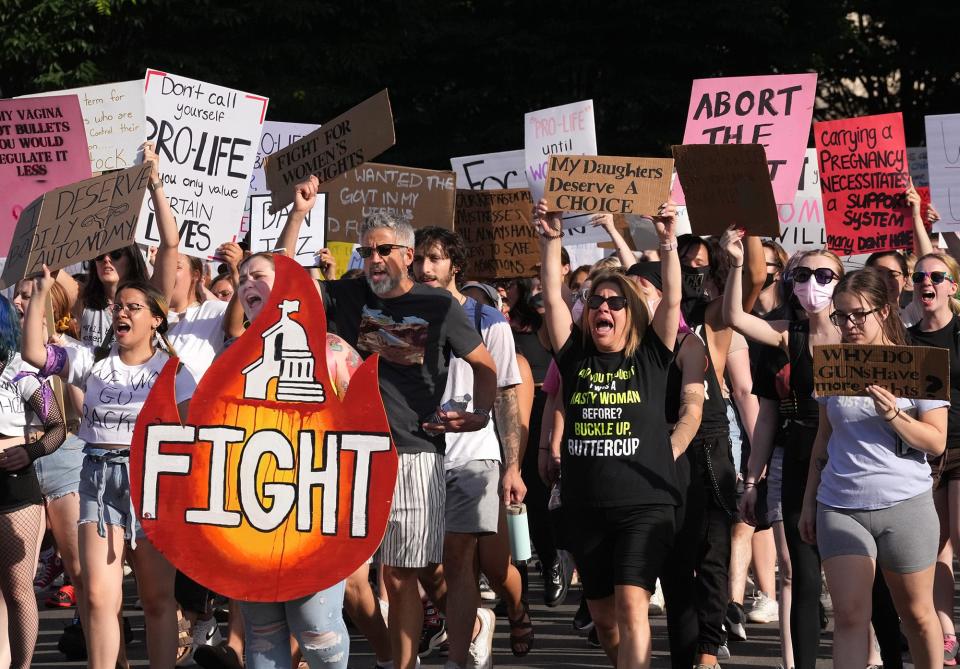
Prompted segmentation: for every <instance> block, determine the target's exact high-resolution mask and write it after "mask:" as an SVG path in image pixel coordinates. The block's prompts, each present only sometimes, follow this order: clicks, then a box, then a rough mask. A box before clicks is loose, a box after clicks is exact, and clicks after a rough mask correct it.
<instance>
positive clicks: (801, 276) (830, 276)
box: [791, 267, 840, 286]
mask: <svg viewBox="0 0 960 669" xmlns="http://www.w3.org/2000/svg"><path fill="white" fill-rule="evenodd" d="M811 276H812V277H814V278H815V279H816V280H817V283H819V284H820V285H821V286H826V285H827V284H828V283H830V282H831V281H833V280H834V279H839V278H840V275H839V274H837V273H836V272H834V271H833V270H832V269H830V268H829V267H818V268H817V269H810V268H809V267H797V268H796V269H795V270H793V275H792V277H791V278H792V279H793V282H794V283H806V282H807V281H809V280H810V277H811Z"/></svg>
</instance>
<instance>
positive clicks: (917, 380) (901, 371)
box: [813, 344, 950, 400]
mask: <svg viewBox="0 0 960 669" xmlns="http://www.w3.org/2000/svg"><path fill="white" fill-rule="evenodd" d="M813 385H814V391H815V392H816V394H817V395H818V396H819V397H828V396H831V395H859V396H864V395H867V394H868V393H867V391H866V387H867V386H869V385H875V386H881V387H883V388H886V389H887V390H889V391H890V392H891V393H893V394H894V395H896V396H897V397H905V398H909V399H925V400H949V399H950V351H948V350H947V349H945V348H937V347H933V346H873V345H861V344H830V345H826V346H814V347H813Z"/></svg>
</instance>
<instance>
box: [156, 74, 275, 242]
mask: <svg viewBox="0 0 960 669" xmlns="http://www.w3.org/2000/svg"><path fill="white" fill-rule="evenodd" d="M144 99H145V102H146V108H147V130H148V132H147V138H148V139H149V140H150V141H153V142H156V150H157V154H159V156H160V173H161V177H162V179H163V184H164V192H165V194H166V196H167V199H168V200H169V201H170V207H171V208H172V209H173V211H174V214H175V215H176V217H177V223H179V224H180V250H181V251H182V252H183V253H186V254H187V255H191V256H197V257H200V258H208V257H211V256H212V255H213V254H214V252H215V251H216V249H217V247H218V246H220V245H221V244H223V243H225V242H230V241H233V240H234V239H236V236H237V231H238V230H239V229H240V221H241V219H242V217H243V210H244V208H245V207H246V201H247V190H248V188H249V185H250V172H251V171H252V170H253V161H254V158H255V157H256V148H255V147H256V145H257V142H258V141H259V140H260V128H261V126H262V125H263V119H264V117H265V116H266V113H267V102H268V100H267V98H265V97H262V96H260V95H253V94H251V93H244V92H243V91H237V90H234V89H232V88H225V87H223V86H217V85H216V84H210V83H207V82H204V81H197V80H196V79H188V78H186V77H181V76H179V75H174V74H168V73H166V72H160V71H158V70H147V76H146V81H145V83H144ZM137 241H138V242H140V243H141V244H145V245H148V246H149V245H156V244H157V243H159V241H160V237H159V233H158V231H157V226H156V221H155V220H154V212H153V200H152V199H150V198H147V200H146V201H145V202H144V205H143V210H142V211H141V212H140V226H139V228H138V230H137Z"/></svg>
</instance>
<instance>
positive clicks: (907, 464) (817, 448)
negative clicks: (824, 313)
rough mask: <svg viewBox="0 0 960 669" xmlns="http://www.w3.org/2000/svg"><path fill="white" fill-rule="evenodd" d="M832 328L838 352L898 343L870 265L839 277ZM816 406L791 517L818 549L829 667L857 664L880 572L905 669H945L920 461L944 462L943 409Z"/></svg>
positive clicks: (886, 400) (928, 502)
mask: <svg viewBox="0 0 960 669" xmlns="http://www.w3.org/2000/svg"><path fill="white" fill-rule="evenodd" d="M833 307H834V311H833V312H832V313H831V314H830V320H831V321H832V322H833V323H834V325H836V326H837V327H839V328H840V332H841V338H842V341H843V342H844V343H850V344H861V345H902V344H906V343H907V339H906V333H905V332H904V330H903V324H902V323H901V322H900V319H899V316H898V314H897V313H896V308H895V307H894V306H893V305H891V304H890V303H889V294H888V292H887V286H886V282H885V280H884V277H883V276H882V275H881V274H880V273H879V272H878V270H876V269H874V268H870V267H868V268H866V269H864V270H861V271H859V272H854V273H852V274H849V275H847V276H845V277H844V278H843V279H841V280H840V282H839V284H838V285H837V288H836V290H835V291H834V294H833ZM866 391H867V393H868V395H867V396H866V397H822V398H818V399H817V402H818V403H819V405H820V406H819V409H820V411H819V427H818V430H817V437H816V441H815V442H814V446H813V453H812V455H811V466H810V470H809V473H808V479H807V489H806V491H805V495H804V500H803V510H802V512H801V516H800V534H801V536H802V537H803V539H804V541H807V542H809V543H814V542H816V544H817V546H818V548H819V550H820V556H821V558H822V559H823V569H824V571H825V572H826V575H827V583H828V585H829V586H830V594H831V595H832V598H833V614H834V633H833V663H834V666H836V667H862V666H866V664H867V655H868V642H867V638H868V634H869V627H870V612H871V608H872V607H871V602H872V599H873V596H872V590H873V584H874V575H875V572H876V570H877V567H878V566H879V567H880V569H881V570H882V572H883V577H884V580H885V581H886V583H887V586H888V587H889V589H890V594H891V596H892V597H893V602H894V605H895V606H896V610H897V612H898V613H899V615H900V619H901V625H902V628H903V631H904V633H905V634H906V636H907V640H908V641H909V644H910V655H911V658H912V660H913V663H914V666H915V667H918V668H920V669H933V668H934V667H940V666H943V661H942V658H941V655H942V650H943V637H942V629H941V626H940V622H939V620H937V614H936V610H935V609H934V605H933V577H934V565H935V564H936V559H937V545H938V539H939V529H938V527H939V525H938V523H937V512H936V509H935V508H934V505H933V495H932V493H931V489H930V465H929V464H928V463H927V456H928V455H932V456H937V455H940V454H941V453H943V450H944V448H945V445H946V436H947V407H948V406H949V402H945V401H940V400H919V399H907V398H898V397H895V396H894V395H893V394H892V393H890V392H889V391H888V390H886V389H885V388H881V387H880V386H876V385H871V386H867V387H866Z"/></svg>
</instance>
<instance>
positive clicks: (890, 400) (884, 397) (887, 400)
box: [866, 386, 899, 423]
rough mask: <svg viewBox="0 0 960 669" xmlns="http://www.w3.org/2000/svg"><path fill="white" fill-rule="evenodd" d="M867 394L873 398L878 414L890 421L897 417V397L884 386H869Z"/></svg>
mask: <svg viewBox="0 0 960 669" xmlns="http://www.w3.org/2000/svg"><path fill="white" fill-rule="evenodd" d="M866 391H867V395H869V396H870V398H871V399H872V400H873V406H874V408H875V409H876V411H877V415H878V416H880V417H881V418H882V419H884V420H885V421H887V422H888V423H889V422H890V421H892V420H893V419H894V418H896V417H897V412H898V411H899V409H897V398H896V397H894V395H893V393H891V392H890V391H889V390H887V389H886V388H884V387H882V386H867V388H866Z"/></svg>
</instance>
